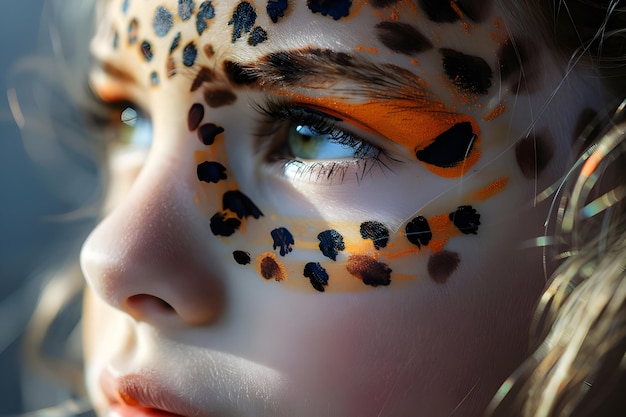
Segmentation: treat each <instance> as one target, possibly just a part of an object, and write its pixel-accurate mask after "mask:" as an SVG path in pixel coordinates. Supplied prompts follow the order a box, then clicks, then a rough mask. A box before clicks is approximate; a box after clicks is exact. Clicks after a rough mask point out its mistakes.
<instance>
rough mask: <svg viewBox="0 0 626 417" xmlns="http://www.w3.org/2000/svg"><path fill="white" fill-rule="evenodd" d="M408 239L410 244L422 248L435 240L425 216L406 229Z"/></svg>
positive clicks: (411, 222) (413, 221)
mask: <svg viewBox="0 0 626 417" xmlns="http://www.w3.org/2000/svg"><path fill="white" fill-rule="evenodd" d="M404 231H405V232H406V238H407V240H408V241H409V242H411V243H412V244H414V245H415V246H417V247H418V248H421V247H422V245H424V246H427V245H428V244H429V243H430V240H431V239H432V238H433V232H432V231H431V230H430V225H429V224H428V220H426V217H424V216H417V217H415V218H414V219H412V220H411V221H410V222H409V223H407V225H406V227H405V228H404Z"/></svg>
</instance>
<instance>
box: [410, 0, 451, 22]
mask: <svg viewBox="0 0 626 417" xmlns="http://www.w3.org/2000/svg"><path fill="white" fill-rule="evenodd" d="M418 4H419V7H420V8H421V9H422V10H423V11H424V13H426V15H427V16H428V18H429V19H430V20H432V21H433V22H436V23H451V22H456V21H457V20H459V19H460V18H461V16H459V13H457V12H456V11H455V10H454V9H453V8H452V1H450V0H418Z"/></svg>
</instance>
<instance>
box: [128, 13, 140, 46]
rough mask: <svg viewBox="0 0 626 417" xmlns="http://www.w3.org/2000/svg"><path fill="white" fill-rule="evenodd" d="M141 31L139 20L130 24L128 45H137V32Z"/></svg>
mask: <svg viewBox="0 0 626 417" xmlns="http://www.w3.org/2000/svg"><path fill="white" fill-rule="evenodd" d="M138 30H139V22H138V21H137V19H133V20H131V21H130V23H129V24H128V43H129V44H130V45H133V44H136V43H137V32H138Z"/></svg>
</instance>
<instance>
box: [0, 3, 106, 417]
mask: <svg viewBox="0 0 626 417" xmlns="http://www.w3.org/2000/svg"><path fill="white" fill-rule="evenodd" d="M46 3H48V5H47V6H46V7H47V8H48V9H49V8H50V6H49V4H51V1H50V0H47V1H46V0H23V1H8V0H4V1H2V7H3V9H2V13H0V52H2V53H1V55H0V56H1V59H0V371H1V372H0V416H6V415H15V414H19V413H23V412H26V411H30V410H33V409H35V408H39V407H42V406H46V405H47V404H46V403H48V402H54V401H55V399H54V395H55V394H54V393H50V392H48V391H49V389H48V388H46V386H45V385H44V386H42V387H39V386H38V385H37V384H34V385H33V384H32V383H31V381H30V377H29V372H28V371H25V369H24V366H23V363H24V361H23V356H22V351H23V350H22V348H21V342H22V339H23V337H22V336H23V333H24V329H25V326H26V325H27V323H28V320H29V318H30V315H31V313H32V311H33V308H34V306H35V303H36V301H37V298H38V295H39V294H40V288H41V286H42V284H43V283H44V282H45V281H46V279H47V277H48V276H49V275H50V268H51V267H52V266H53V265H58V264H59V263H61V262H64V261H65V260H66V259H67V258H70V257H74V258H75V256H76V253H77V250H78V249H77V248H78V246H79V243H78V242H79V241H80V240H81V239H82V236H84V234H85V233H86V232H87V230H88V229H89V228H90V227H91V224H92V223H93V215H84V214H82V215H80V213H79V215H77V214H76V213H77V212H80V211H81V209H82V208H84V206H85V205H88V204H90V203H89V202H90V201H91V202H93V201H94V195H96V194H97V193H98V191H97V188H98V186H97V179H96V174H95V172H96V166H95V164H94V163H93V161H87V159H86V158H85V155H84V154H83V155H80V154H79V153H77V152H72V151H71V150H69V151H68V152H65V151H66V149H64V148H63V147H60V146H58V144H57V145H54V143H55V136H59V132H58V131H54V129H52V128H50V125H49V124H48V122H49V121H46V120H43V119H41V121H40V120H29V117H30V118H31V119H32V117H31V116H30V115H32V114H37V113H36V112H29V113H28V114H26V113H25V114H24V117H25V120H26V122H23V121H22V120H21V116H22V115H21V112H22V110H23V109H21V108H20V106H22V105H24V103H23V100H20V98H22V97H27V98H28V99H27V100H25V101H26V102H27V104H28V105H29V106H32V105H33V103H36V104H39V105H41V104H42V103H43V105H42V107H44V108H45V107H50V112H49V113H51V114H53V116H51V117H52V118H54V112H59V113H68V112H71V108H70V107H64V106H59V105H58V104H57V102H55V99H54V94H56V93H54V92H53V91H52V89H49V88H48V87H47V84H46V83H43V82H37V81H35V80H36V79H37V76H36V75H35V74H36V73H37V72H39V73H40V74H52V73H55V68H54V65H52V64H50V67H48V63H46V62H47V61H46V59H48V61H50V57H51V56H52V55H53V54H52V52H51V51H52V49H54V48H53V47H52V46H51V44H53V43H54V42H51V39H52V38H54V37H55V34H54V33H52V34H51V32H50V30H49V28H48V27H47V24H48V23H49V20H50V15H51V11H50V10H46V11H44V4H46ZM69 3H70V2H67V4H69ZM56 70H58V69H56ZM44 78H45V77H44ZM33 97H34V98H33ZM18 102H19V106H18ZM59 102H61V101H59ZM12 107H13V108H12ZM44 111H45V110H44ZM15 115H17V116H18V117H17V118H15V117H14V116H15ZM63 118H66V119H74V120H76V119H78V118H79V117H78V115H75V114H74V115H69V116H68V115H67V114H64V115H63ZM16 119H17V120H16ZM29 123H30V124H29ZM62 123H65V121H63V122H62ZM24 124H26V129H24ZM28 126H31V127H30V128H28ZM85 173H87V175H84V174H85ZM92 204H93V203H92ZM25 385H27V386H29V387H30V389H27V390H24V389H23V387H24V386H25ZM33 386H34V387H35V388H34V389H33ZM37 390H40V391H39V392H40V393H37ZM25 391H30V393H29V395H27V397H28V398H27V400H24V395H23V393H24V392H25ZM33 392H35V393H37V394H33ZM33 396H35V397H39V396H40V397H41V401H38V398H34V399H33Z"/></svg>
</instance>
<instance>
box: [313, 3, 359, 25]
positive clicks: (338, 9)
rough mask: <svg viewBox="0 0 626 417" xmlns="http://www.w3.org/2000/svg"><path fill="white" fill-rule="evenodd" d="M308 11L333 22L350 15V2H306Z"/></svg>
mask: <svg viewBox="0 0 626 417" xmlns="http://www.w3.org/2000/svg"><path fill="white" fill-rule="evenodd" d="M306 4H307V6H308V7H309V10H311V11H312V12H313V13H320V14H321V15H322V16H330V17H332V18H333V19H335V20H339V19H341V18H342V17H347V16H348V15H350V6H352V1H351V0H307V2H306Z"/></svg>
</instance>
